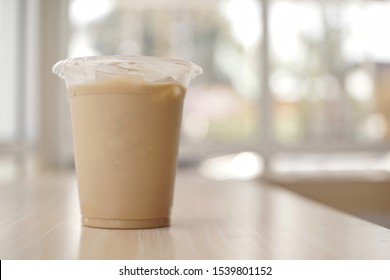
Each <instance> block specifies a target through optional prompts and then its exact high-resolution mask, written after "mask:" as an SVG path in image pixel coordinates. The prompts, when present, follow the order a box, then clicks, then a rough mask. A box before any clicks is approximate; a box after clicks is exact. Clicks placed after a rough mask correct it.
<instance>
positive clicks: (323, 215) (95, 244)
mask: <svg viewBox="0 0 390 280" xmlns="http://www.w3.org/2000/svg"><path fill="white" fill-rule="evenodd" d="M0 199H1V203H0V258H1V259H390V230H388V229H386V228H383V227H381V226H378V225H375V224H372V223H369V222H366V221H364V220H361V219H358V218H355V217H353V216H350V215H348V214H345V213H343V212H340V211H338V210H334V209H332V208H330V207H327V206H324V205H322V204H319V203H317V202H314V201H311V200H309V199H307V198H303V197H301V196H299V195H297V194H294V193H292V192H290V191H288V190H286V189H283V188H279V187H276V186H272V185H269V184H266V183H261V182H260V183H259V182H257V181H220V182H216V181H211V180H208V179H206V178H203V177H201V176H200V175H198V174H197V173H196V171H194V170H180V171H179V172H178V176H177V183H176V192H175V203H174V208H173V216H172V226H171V227H169V228H161V229H149V230H108V229H96V228H87V227H82V226H81V225H80V216H79V215H80V214H79V210H78V197H77V185H76V181H75V176H74V174H73V173H51V174H43V175H41V176H36V177H34V178H27V179H25V180H20V181H19V182H16V183H13V184H6V185H2V186H0Z"/></svg>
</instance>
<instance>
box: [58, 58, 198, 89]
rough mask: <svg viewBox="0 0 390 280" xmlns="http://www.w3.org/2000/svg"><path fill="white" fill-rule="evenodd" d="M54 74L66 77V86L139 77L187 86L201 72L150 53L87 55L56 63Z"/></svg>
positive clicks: (150, 80)
mask: <svg viewBox="0 0 390 280" xmlns="http://www.w3.org/2000/svg"><path fill="white" fill-rule="evenodd" d="M52 70H53V73H54V74H56V75H58V76H59V77H61V78H62V79H65V82H66V85H67V86H68V87H69V86H71V85H76V84H94V83H96V82H98V81H99V77H102V76H104V77H122V76H125V77H126V76H129V77H132V76H133V77H139V78H142V79H143V80H144V81H145V82H150V83H153V82H165V81H176V82H178V83H180V84H181V85H183V86H184V87H187V86H188V84H189V82H190V80H192V79H193V78H195V77H196V76H198V75H200V74H202V72H203V70H202V68H201V67H199V66H198V65H196V64H194V63H192V62H189V61H185V60H179V59H171V58H164V57H153V56H117V55H113V56H87V57H77V58H69V59H64V60H61V61H59V62H57V63H56V64H55V65H54V66H53V68H52Z"/></svg>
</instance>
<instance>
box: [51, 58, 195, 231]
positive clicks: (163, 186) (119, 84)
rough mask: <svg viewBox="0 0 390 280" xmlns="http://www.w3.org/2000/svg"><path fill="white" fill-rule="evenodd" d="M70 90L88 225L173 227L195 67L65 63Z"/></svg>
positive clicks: (61, 70) (154, 62) (62, 70)
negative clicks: (185, 106)
mask: <svg viewBox="0 0 390 280" xmlns="http://www.w3.org/2000/svg"><path fill="white" fill-rule="evenodd" d="M53 72H54V73H55V74H57V75H58V76H60V77H61V78H63V79H64V80H65V83H66V87H67V90H68V97H69V98H68V100H69V103H70V111H71V119H72V132H73V143H74V156H75V166H76V173H77V182H78V192H79V200H80V208H81V214H82V224H83V225H85V226H90V227H102V228H155V227H164V226H169V225H170V213H171V208H172V203H173V192H174V182H175V175H176V161H177V154H178V148H179V136H180V126H181V118H182V108H183V101H184V97H185V92H186V89H187V87H188V85H189V82H190V80H191V79H193V78H194V77H196V76H197V75H199V74H201V73H202V69H201V68H200V67H199V66H197V65H195V64H193V63H191V62H188V61H183V60H176V59H168V58H160V57H143V56H97V57H81V58H71V59H66V60H62V61H60V62H58V63H57V64H55V65H54V66H53Z"/></svg>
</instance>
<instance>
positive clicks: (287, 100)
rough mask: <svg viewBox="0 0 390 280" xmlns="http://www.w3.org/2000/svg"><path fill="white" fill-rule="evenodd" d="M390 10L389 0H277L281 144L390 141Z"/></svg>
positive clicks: (275, 66) (274, 31) (273, 15)
mask: <svg viewBox="0 0 390 280" xmlns="http://www.w3.org/2000/svg"><path fill="white" fill-rule="evenodd" d="M389 13H390V2H389V1H351V0H345V1H314V0H303V1H292V0H275V1H272V2H271V7H270V42H271V63H272V71H271V73H270V77H269V82H270V87H271V90H272V95H273V101H274V102H273V104H274V105H273V110H274V127H273V135H274V137H275V139H276V140H277V141H278V142H279V143H282V144H284V145H302V144H305V145H306V146H310V145H316V146H317V145H319V146H325V145H326V146H327V145H332V144H334V145H338V144H341V143H344V144H345V143H355V144H356V145H359V144H380V143H389V141H390V132H389V131H390V126H389V121H390V116H389V112H390V98H389V96H390V95H389V94H388V93H389V90H390V84H389V82H388V80H389V79H388V77H389V74H390V64H389V62H390V55H389V52H388V50H389V49H390V40H389V38H388V36H386V34H387V33H388V30H387V29H388V26H389V24H390V18H389V17H388V16H387V15H388V14H389Z"/></svg>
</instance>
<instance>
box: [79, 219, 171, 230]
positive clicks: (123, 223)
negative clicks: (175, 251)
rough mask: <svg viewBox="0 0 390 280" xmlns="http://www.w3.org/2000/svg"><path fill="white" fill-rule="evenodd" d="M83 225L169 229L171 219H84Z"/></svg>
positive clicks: (113, 227)
mask: <svg viewBox="0 0 390 280" xmlns="http://www.w3.org/2000/svg"><path fill="white" fill-rule="evenodd" d="M81 223H82V224H83V225H84V226H87V227H95V228H112V229H146V228H159V227H168V226H169V225H170V218H157V219H137V220H135V219H134V220H124V219H100V218H89V217H82V218H81Z"/></svg>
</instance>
